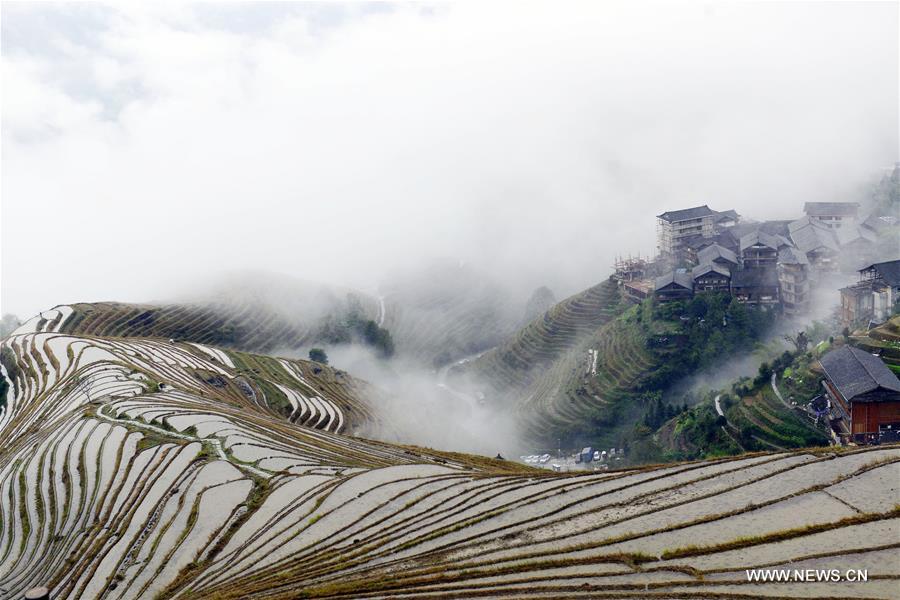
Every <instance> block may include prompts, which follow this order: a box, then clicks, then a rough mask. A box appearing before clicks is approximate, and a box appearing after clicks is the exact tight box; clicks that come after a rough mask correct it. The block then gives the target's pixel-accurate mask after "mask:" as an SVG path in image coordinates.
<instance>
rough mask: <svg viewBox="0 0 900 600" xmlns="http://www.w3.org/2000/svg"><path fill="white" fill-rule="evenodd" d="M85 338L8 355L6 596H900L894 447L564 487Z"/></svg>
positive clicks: (35, 327)
mask: <svg viewBox="0 0 900 600" xmlns="http://www.w3.org/2000/svg"><path fill="white" fill-rule="evenodd" d="M69 317H70V313H69V312H68V311H67V310H66V309H65V308H60V309H57V310H55V311H48V312H45V313H44V317H43V318H40V319H36V320H32V321H29V323H26V325H25V326H23V327H22V328H21V329H20V330H18V331H17V332H16V333H15V334H13V335H12V336H10V337H9V338H7V339H6V340H5V341H4V342H3V344H2V358H3V361H2V365H3V366H2V374H3V377H4V379H5V380H7V381H9V382H10V384H11V386H10V388H9V390H8V393H7V395H6V397H5V399H4V402H3V407H2V409H0V411H2V412H0V448H2V454H0V597H2V598H18V597H21V595H22V594H23V592H24V590H26V589H28V588H30V587H32V586H35V585H47V586H49V587H50V588H51V590H52V593H53V597H54V598H60V599H62V598H66V599H76V598H78V599H81V598H84V599H91V598H104V599H112V598H129V599H131V598H209V599H214V598H215V599H220V600H221V599H238V598H272V599H285V600H286V599H288V598H383V597H408V598H413V597H415V598H430V597H441V598H470V597H479V598H507V597H515V598H560V597H567V598H569V597H572V598H577V597H591V598H597V597H614V598H652V597H660V598H673V597H727V598H760V597H778V598H795V597H796V598H821V597H826V596H828V597H867V598H891V597H894V594H895V591H896V587H897V579H898V578H900V565H898V564H897V561H896V553H897V549H898V547H900V511H898V507H897V497H898V489H897V488H898V481H900V448H898V447H881V448H867V449H860V450H856V451H848V452H841V453H837V454H835V453H829V452H826V451H811V452H803V451H798V452H789V453H788V452H785V453H780V454H768V455H752V456H751V455H748V456H743V457H738V458H729V459H722V460H717V461H709V462H700V463H685V464H678V465H670V466H666V467H654V468H643V469H634V470H626V471H618V472H616V471H613V472H607V473H603V474H584V475H575V474H554V473H550V472H546V471H536V470H531V469H529V468H528V467H525V466H522V465H517V464H514V463H509V462H506V461H499V460H491V459H486V458H480V457H475V456H468V455H460V454H453V453H445V452H439V451H433V450H426V449H421V448H414V447H406V446H397V445H390V444H385V443H380V442H376V441H371V440H366V439H363V438H361V437H355V436H353V435H351V434H353V433H354V432H365V431H366V430H367V427H368V426H370V425H371V424H372V423H375V422H377V414H378V407H377V404H375V403H372V402H369V401H367V400H366V398H364V397H363V396H362V395H359V394H360V390H362V389H363V387H362V386H363V384H361V383H359V382H354V381H353V380H350V379H349V377H348V376H346V375H343V376H342V375H340V374H339V373H337V372H335V371H331V370H328V369H324V368H322V367H320V366H316V365H312V364H309V363H305V362H302V361H287V360H280V359H274V358H270V357H262V356H256V355H250V354H244V353H237V352H233V351H227V350H221V349H219V348H215V347H212V346H207V345H203V344H189V343H167V342H162V341H158V340H148V339H143V338H101V337H92V336H74V335H70V334H66V333H62V332H60V330H61V329H64V323H65V319H67V318H69ZM613 337H614V338H615V336H613ZM623 343H626V344H627V339H624V337H623ZM626 351H627V350H623V352H626ZM601 352H603V351H602V350H601ZM617 353H618V351H617ZM584 354H585V356H584V357H583V360H582V363H583V364H581V365H580V367H581V368H587V369H589V368H590V363H588V361H587V353H586V352H585V353H584ZM636 358H639V357H636ZM631 360H635V358H632V359H624V360H623V362H622V363H621V364H620V365H619V366H617V367H613V368H610V370H609V372H610V373H611V374H612V375H610V377H611V378H615V377H622V376H626V375H623V373H624V371H623V370H624V369H626V365H627V364H628V363H629V362H630V361H631ZM598 368H599V367H598ZM317 369H318V370H319V371H318V372H316V370H317ZM612 380H613V379H610V381H612ZM598 385H599V384H598ZM275 397H277V398H278V399H277V401H276V400H275ZM754 566H766V567H773V568H774V567H784V568H790V569H794V568H806V567H809V568H841V569H846V568H851V567H854V568H856V567H858V568H865V569H868V582H865V583H860V582H854V583H850V582H844V583H837V584H835V583H828V584H810V583H805V584H803V583H794V584H786V583H778V584H776V583H769V584H760V583H753V584H751V583H749V582H748V581H747V578H746V576H745V573H744V569H746V568H749V567H754Z"/></svg>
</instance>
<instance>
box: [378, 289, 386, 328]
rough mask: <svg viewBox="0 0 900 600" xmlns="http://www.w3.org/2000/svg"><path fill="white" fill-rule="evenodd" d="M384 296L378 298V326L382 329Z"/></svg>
mask: <svg viewBox="0 0 900 600" xmlns="http://www.w3.org/2000/svg"><path fill="white" fill-rule="evenodd" d="M384 314H385V310H384V296H378V326H379V327H384Z"/></svg>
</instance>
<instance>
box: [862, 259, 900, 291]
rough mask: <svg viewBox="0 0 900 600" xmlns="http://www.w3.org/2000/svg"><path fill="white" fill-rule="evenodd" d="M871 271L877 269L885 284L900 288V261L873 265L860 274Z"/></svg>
mask: <svg viewBox="0 0 900 600" xmlns="http://www.w3.org/2000/svg"><path fill="white" fill-rule="evenodd" d="M869 269H875V272H876V273H878V276H879V277H880V278H881V279H884V282H885V283H886V284H888V285H889V286H891V287H897V286H900V260H891V261H888V262H881V263H875V264H873V265H869V266H868V267H866V268H864V269H860V272H862V271H868V270H869Z"/></svg>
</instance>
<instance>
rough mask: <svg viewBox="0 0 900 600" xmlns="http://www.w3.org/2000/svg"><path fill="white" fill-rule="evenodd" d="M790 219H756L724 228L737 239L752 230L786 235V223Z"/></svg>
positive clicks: (787, 223) (788, 222)
mask: <svg viewBox="0 0 900 600" xmlns="http://www.w3.org/2000/svg"><path fill="white" fill-rule="evenodd" d="M789 224H790V221H756V222H750V223H738V224H737V225H735V226H734V227H731V228H729V229H726V231H733V232H734V236H735V238H737V239H740V238H741V237H742V236H745V235H747V234H748V233H751V232H753V231H762V232H764V233H768V234H769V235H784V236H786V235H788V225H789Z"/></svg>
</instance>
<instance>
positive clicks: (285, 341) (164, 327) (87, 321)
mask: <svg viewBox="0 0 900 600" xmlns="http://www.w3.org/2000/svg"><path fill="white" fill-rule="evenodd" d="M367 306H368V313H367V314H369V318H375V315H376V314H377V310H378V309H377V307H376V305H375V303H374V301H373V302H370V303H368V304H367ZM59 308H60V309H63V310H71V311H72V314H71V318H68V319H67V320H66V321H65V323H64V325H63V326H62V329H61V331H62V332H63V333H72V334H77V335H95V336H104V337H157V338H163V339H176V340H187V341H192V342H198V343H200V344H210V345H215V346H222V347H226V348H238V349H241V350H247V351H250V352H270V351H273V350H276V349H279V348H301V347H303V346H308V345H310V344H313V343H315V342H316V341H317V339H318V337H319V335H320V332H321V329H322V327H323V326H324V325H325V323H326V322H327V320H328V318H330V317H328V316H326V317H322V318H316V319H311V320H305V319H290V318H286V317H285V316H284V315H283V314H281V313H279V312H277V311H271V310H265V309H264V308H263V307H262V306H260V305H257V304H254V303H249V302H248V303H217V302H213V303H197V304H164V305H150V304H121V303H116V302H98V303H93V304H87V303H79V304H73V305H72V306H71V307H59ZM48 312H49V311H45V314H46V313H48ZM36 318H37V319H40V318H41V317H40V316H39V317H36Z"/></svg>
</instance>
